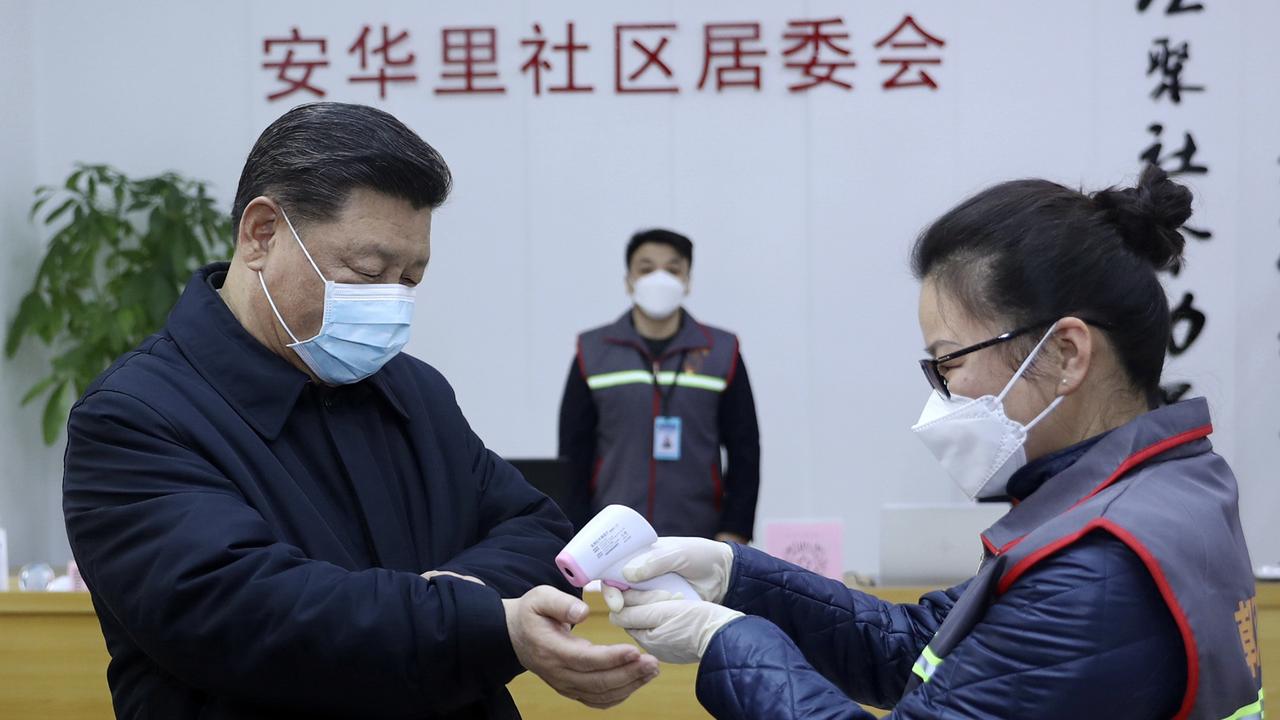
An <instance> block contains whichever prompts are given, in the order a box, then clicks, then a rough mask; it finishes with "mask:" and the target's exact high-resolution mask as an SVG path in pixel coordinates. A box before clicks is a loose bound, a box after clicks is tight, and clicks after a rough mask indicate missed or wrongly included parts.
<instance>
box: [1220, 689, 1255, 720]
mask: <svg viewBox="0 0 1280 720" xmlns="http://www.w3.org/2000/svg"><path fill="white" fill-rule="evenodd" d="M1263 717H1265V715H1264V714H1263V712H1262V691H1261V690H1259V691H1258V701H1257V702H1255V703H1252V704H1250V705H1245V706H1244V707H1242V708H1240V709H1239V710H1237V711H1235V712H1234V713H1232V714H1231V715H1230V716H1228V717H1227V718H1226V719H1225V720H1262V718H1263Z"/></svg>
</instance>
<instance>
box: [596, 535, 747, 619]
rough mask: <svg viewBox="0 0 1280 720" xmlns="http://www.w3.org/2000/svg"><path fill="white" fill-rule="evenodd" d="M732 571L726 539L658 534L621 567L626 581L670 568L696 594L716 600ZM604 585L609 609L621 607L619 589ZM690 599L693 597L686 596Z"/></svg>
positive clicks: (730, 553)
mask: <svg viewBox="0 0 1280 720" xmlns="http://www.w3.org/2000/svg"><path fill="white" fill-rule="evenodd" d="M732 571H733V548H731V547H729V545H728V543H722V542H716V541H714V540H707V539H706V538H692V537H660V538H658V539H657V541H656V542H654V543H653V547H652V548H651V549H650V550H648V551H646V552H643V553H641V554H639V555H637V556H636V557H634V558H632V559H631V562H629V563H627V564H626V566H625V567H624V568H622V577H623V579H624V580H626V581H627V582H629V583H638V582H644V581H645V580H650V579H653V578H655V577H657V576H659V575H665V574H666V573H669V572H673V573H676V574H677V575H679V576H681V577H683V578H684V579H685V580H688V581H689V584H690V585H692V586H693V589H694V590H697V591H698V596H699V597H700V598H701V599H703V600H706V601H708V602H713V603H719V602H720V601H722V600H724V595H725V593H726V592H728V591H729V573H730V572H732ZM609 590H612V588H608V586H606V590H605V593H604V599H605V602H606V603H607V604H608V605H609V609H610V610H612V611H614V612H617V611H618V610H621V609H622V602H621V593H619V592H617V591H616V590H614V591H613V592H609ZM689 599H690V600H692V598H689Z"/></svg>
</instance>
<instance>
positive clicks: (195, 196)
mask: <svg viewBox="0 0 1280 720" xmlns="http://www.w3.org/2000/svg"><path fill="white" fill-rule="evenodd" d="M35 195H36V200H35V203H34V204H33V205H32V207H31V218H32V220H35V219H36V217H37V216H38V215H40V213H41V212H42V211H44V212H45V214H44V215H43V218H42V219H41V220H40V223H41V224H43V225H44V226H45V227H46V228H47V230H48V231H49V232H50V233H51V236H50V239H49V246H48V250H47V251H46V253H45V256H44V259H43V260H42V261H41V263H40V266H39V269H38V270H37V271H36V276H35V280H34V282H33V283H32V286H31V289H30V290H29V291H28V292H27V294H26V295H25V296H24V297H23V298H22V302H21V303H20V304H19V306H18V313H17V315H15V316H14V318H13V321H12V322H11V324H10V325H9V330H8V334H7V337H6V340H5V355H6V356H7V357H13V355H14V354H15V353H16V352H17V351H18V347H19V346H20V345H21V344H22V342H23V340H24V339H26V338H33V339H35V340H38V341H40V342H42V343H43V344H45V345H47V346H49V347H50V348H51V349H52V350H53V355H54V357H53V362H52V364H51V365H50V368H49V373H48V375H46V376H45V377H44V378H42V379H41V380H39V381H38V382H36V383H35V384H34V385H33V386H32V387H31V388H30V389H29V390H28V391H27V393H26V395H25V396H24V397H23V398H22V404H24V405H25V404H27V403H30V402H32V401H33V400H35V399H36V398H38V397H41V396H43V397H44V398H45V399H44V413H43V418H42V422H41V424H42V427H43V431H44V441H45V443H46V444H50V445H52V444H53V442H54V441H55V440H57V438H58V434H59V432H60V431H61V428H62V427H63V426H64V425H65V424H66V420H67V413H68V412H69V410H70V408H71V404H72V402H74V401H75V399H76V398H78V397H79V396H80V395H81V394H83V393H84V390H85V388H86V387H88V385H89V383H90V382H92V381H93V379H94V378H96V377H97V376H98V375H99V374H100V373H101V372H102V371H103V370H105V369H106V368H107V367H108V366H109V365H110V364H111V363H112V362H113V361H114V360H115V359H116V358H118V357H120V356H121V355H123V354H124V353H126V352H128V351H129V350H132V349H133V348H134V347H136V346H137V345H138V344H139V343H140V342H141V341H142V340H143V339H144V338H146V337H147V336H148V335H150V334H151V333H153V332H155V331H156V330H158V329H160V327H161V326H162V325H163V324H164V321H165V317H166V316H167V315H168V313H169V309H170V308H171V307H173V304H174V302H175V301H176V300H177V298H178V295H179V294H180V293H181V292H182V288H183V286H184V285H185V284H186V282H187V280H188V278H189V277H190V276H191V273H192V272H193V271H194V270H195V269H196V268H198V267H200V266H202V265H205V264H208V263H210V262H212V261H214V260H217V259H223V258H227V257H230V254H231V250H232V249H233V247H234V242H233V239H232V236H231V220H230V217H229V216H228V214H227V213H224V212H220V211H219V210H218V209H217V207H216V204H215V201H214V199H213V198H212V197H211V196H210V195H209V191H208V186H207V184H206V183H204V182H201V181H198V180H191V179H188V178H184V177H182V176H180V175H177V174H174V173H165V174H163V175H157V176H155V177H147V178H140V179H132V178H129V177H126V176H125V175H124V174H123V173H121V172H120V171H118V170H116V169H114V168H111V167H109V166H107V165H78V166H76V168H75V170H74V172H72V173H71V175H70V176H69V177H68V178H67V180H66V182H65V183H63V184H62V185H59V186H43V187H39V188H37V189H36V191H35Z"/></svg>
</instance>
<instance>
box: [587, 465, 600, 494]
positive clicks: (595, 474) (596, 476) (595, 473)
mask: <svg viewBox="0 0 1280 720" xmlns="http://www.w3.org/2000/svg"><path fill="white" fill-rule="evenodd" d="M603 466H604V458H602V457H598V458H596V463H595V467H593V468H591V483H590V484H589V485H588V486H587V487H588V488H589V491H590V493H591V495H592V496H593V497H594V496H595V494H596V486H597V485H598V484H599V480H600V468H601V467H603Z"/></svg>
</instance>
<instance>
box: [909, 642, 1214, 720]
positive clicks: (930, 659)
mask: <svg viewBox="0 0 1280 720" xmlns="http://www.w3.org/2000/svg"><path fill="white" fill-rule="evenodd" d="M941 664H942V658H940V657H938V656H937V655H934V654H933V650H930V649H929V646H928V645H926V646H925V647H924V652H922V653H920V657H919V659H917V660H916V664H915V667H913V668H911V672H913V673H915V674H916V675H919V676H920V679H921V680H923V681H924V682H929V680H930V679H932V678H933V674H934V673H936V672H938V666H939V665H941ZM1228 720H1233V719H1231V718H1228Z"/></svg>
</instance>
